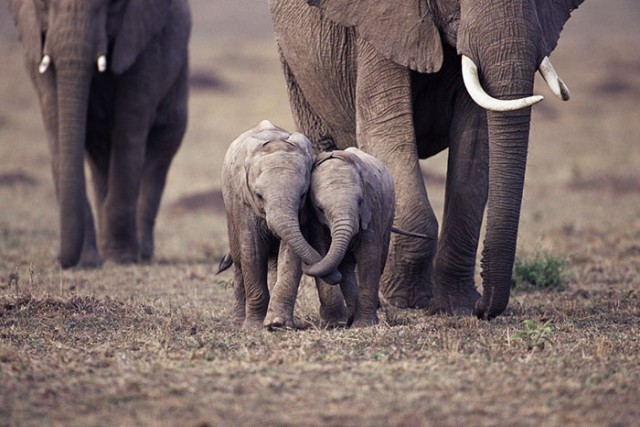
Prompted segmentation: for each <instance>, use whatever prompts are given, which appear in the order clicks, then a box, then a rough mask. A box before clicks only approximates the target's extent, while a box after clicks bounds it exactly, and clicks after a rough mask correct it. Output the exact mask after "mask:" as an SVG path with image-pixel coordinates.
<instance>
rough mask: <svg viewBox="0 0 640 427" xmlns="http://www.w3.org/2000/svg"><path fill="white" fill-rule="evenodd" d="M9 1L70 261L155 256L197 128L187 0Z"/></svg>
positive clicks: (64, 254) (63, 250) (63, 249)
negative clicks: (176, 170)
mask: <svg viewBox="0 0 640 427" xmlns="http://www.w3.org/2000/svg"><path fill="white" fill-rule="evenodd" d="M9 10H10V12H11V14H12V15H13V18H14V21H15V23H16V26H17V28H18V31H19V34H20V38H21V40H22V44H23V49H24V54H25V62H26V66H27V69H28V71H29V73H30V76H31V79H32V81H33V84H34V86H35V87H36V90H37V92H38V95H39V99H40V105H41V109H42V115H43V119H44V124H45V128H46V131H47V137H48V141H49V146H50V151H51V155H52V169H53V177H54V184H55V189H56V194H57V198H58V203H59V209H60V253H59V261H60V264H61V265H62V267H63V268H68V267H72V266H75V265H78V264H79V265H82V266H97V265H100V264H101V263H102V260H103V259H106V260H111V261H115V262H118V263H127V262H135V261H138V260H140V259H143V260H147V259H150V258H151V257H152V255H153V227H154V222H155V218H156V214H157V211H158V207H159V204H160V198H161V196H162V192H163V190H164V184H165V180H166V176H167V172H168V169H169V166H170V164H171V161H172V158H173V156H174V154H175V153H176V151H177V150H178V147H179V145H180V143H181V140H182V137H183V135H184V131H185V128H186V121H187V75H188V71H187V69H188V60H187V56H188V54H187V45H188V39H189V35H190V30H191V16H190V11H189V6H188V3H187V0H92V1H86V0H9ZM85 150H86V153H87V154H88V155H87V159H88V163H89V165H90V168H91V171H92V175H93V184H94V190H95V200H96V210H97V216H98V222H99V227H98V230H99V235H98V237H99V248H100V253H99V252H98V248H97V246H98V245H97V244H96V241H97V240H98V239H96V232H95V227H94V223H93V215H92V213H91V208H90V205H89V202H88V199H87V195H86V190H85V177H84V158H85V156H84V154H85ZM101 255H102V256H101Z"/></svg>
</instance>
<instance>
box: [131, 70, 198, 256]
mask: <svg viewBox="0 0 640 427" xmlns="http://www.w3.org/2000/svg"><path fill="white" fill-rule="evenodd" d="M186 82H187V67H186V65H185V67H184V68H183V70H182V72H181V76H180V77H179V78H178V80H177V81H176V83H175V84H174V87H173V88H172V89H171V91H170V92H169V94H168V95H167V97H166V99H165V102H164V103H163V104H162V105H161V106H160V108H159V111H158V114H157V116H156V117H161V119H158V118H156V123H155V124H154V126H153V128H152V129H151V132H150V133H149V137H148V138H147V149H146V155H145V160H144V169H143V173H142V181H141V183H140V195H139V198H138V207H137V216H136V228H137V231H138V241H139V242H140V258H141V260H142V261H150V260H151V259H152V258H153V252H154V241H153V235H154V227H155V221H156V217H157V215H158V209H159V208H160V201H161V199H162V193H163V192H164V187H165V184H166V180H167V175H168V173H169V167H170V166H171V162H172V160H173V158H174V156H175V154H176V152H177V151H178V148H179V147H180V144H181V142H182V138H183V137H184V133H185V131H186V128H187V87H186V86H187V83H186Z"/></svg>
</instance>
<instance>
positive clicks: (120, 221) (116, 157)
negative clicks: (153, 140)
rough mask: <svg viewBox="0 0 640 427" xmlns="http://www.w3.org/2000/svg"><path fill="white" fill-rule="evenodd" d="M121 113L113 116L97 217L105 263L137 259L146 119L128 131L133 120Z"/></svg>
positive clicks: (146, 128) (129, 261) (128, 261)
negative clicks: (101, 198) (109, 150)
mask: <svg viewBox="0 0 640 427" xmlns="http://www.w3.org/2000/svg"><path fill="white" fill-rule="evenodd" d="M122 114H126V113H119V114H116V118H115V120H114V121H115V123H116V125H115V127H114V130H113V136H112V144H111V155H110V161H109V172H108V177H107V193H106V196H105V199H104V203H103V205H102V213H101V215H100V220H101V224H100V231H101V235H102V236H101V237H102V238H101V239H100V246H101V248H100V249H101V252H102V254H103V256H104V257H105V260H107V261H113V262H116V263H119V264H128V263H134V262H138V260H139V258H138V237H137V232H136V209H137V203H138V194H139V191H140V181H141V177H142V170H143V166H144V156H145V142H146V140H147V132H148V126H147V123H148V120H146V119H147V118H146V117H144V118H141V119H140V120H139V121H138V123H139V125H138V127H137V128H135V129H131V128H130V126H129V125H127V123H128V122H129V121H130V120H134V119H133V118H130V117H122ZM132 115H133V116H138V115H135V114H132Z"/></svg>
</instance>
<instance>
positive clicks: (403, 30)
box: [307, 0, 443, 73]
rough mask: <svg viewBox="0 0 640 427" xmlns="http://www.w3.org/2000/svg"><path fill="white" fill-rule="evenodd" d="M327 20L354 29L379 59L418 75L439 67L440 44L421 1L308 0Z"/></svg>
mask: <svg viewBox="0 0 640 427" xmlns="http://www.w3.org/2000/svg"><path fill="white" fill-rule="evenodd" d="M307 3H308V4H309V5H311V6H315V7H318V8H320V9H321V10H322V11H323V13H324V15H325V16H326V17H327V18H329V19H330V20H332V21H334V22H336V23H338V24H341V25H344V26H347V27H355V28H356V31H357V32H358V35H359V36H360V37H362V38H363V39H364V40H366V41H367V42H369V43H370V44H371V45H372V46H373V47H374V48H375V49H376V50H377V51H378V52H379V53H380V54H381V55H383V56H384V57H386V58H388V59H390V60H392V61H394V62H396V63H398V64H400V65H403V66H405V67H409V68H411V69H412V70H415V71H419V72H423V73H425V72H427V73H433V72H437V71H438V70H440V67H441V66H442V60H443V56H442V42H441V41H440V33H439V31H438V28H437V27H436V25H435V23H434V21H433V17H432V15H431V11H430V10H429V9H428V7H427V6H426V5H425V4H423V2H421V1H420V0H403V1H389V2H383V1H379V0H359V1H353V0H307Z"/></svg>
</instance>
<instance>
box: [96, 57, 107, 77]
mask: <svg viewBox="0 0 640 427" xmlns="http://www.w3.org/2000/svg"><path fill="white" fill-rule="evenodd" d="M106 70H107V57H106V56H104V55H100V56H99V57H98V71H100V72H101V73H104V72H105V71H106Z"/></svg>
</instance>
